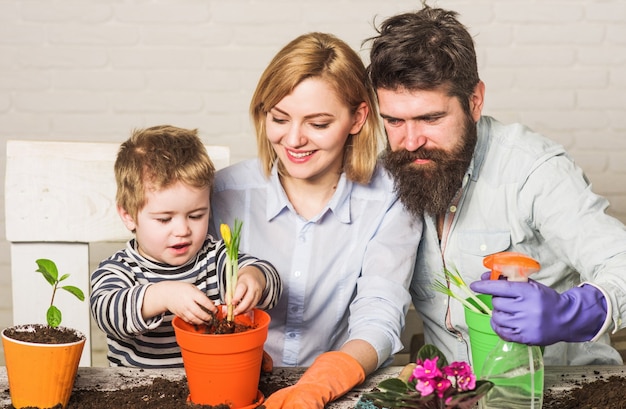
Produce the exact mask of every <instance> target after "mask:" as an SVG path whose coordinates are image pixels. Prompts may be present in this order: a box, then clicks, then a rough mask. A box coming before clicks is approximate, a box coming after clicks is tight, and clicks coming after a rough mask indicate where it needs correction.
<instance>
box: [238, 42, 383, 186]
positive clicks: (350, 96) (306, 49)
mask: <svg viewBox="0 0 626 409" xmlns="http://www.w3.org/2000/svg"><path fill="white" fill-rule="evenodd" d="M307 78H320V79H322V80H324V81H326V82H327V83H328V84H329V85H330V86H331V88H333V89H334V91H335V93H336V94H337V97H338V98H339V99H340V100H341V101H342V102H343V103H344V104H345V105H346V106H348V107H349V109H350V112H351V113H353V114H354V113H355V112H356V110H357V108H358V107H359V105H361V103H362V102H365V103H366V104H367V106H368V109H369V114H368V116H367V119H366V121H365V123H364V125H363V127H362V128H361V131H360V132H359V133H357V134H354V135H350V136H349V137H348V139H347V141H346V145H345V149H344V158H343V170H344V172H345V173H346V176H347V177H348V179H350V180H352V181H354V182H357V183H368V182H369V181H370V179H371V177H372V174H373V172H374V168H375V166H376V158H377V155H378V149H379V139H378V138H379V135H380V132H379V131H380V125H379V122H378V121H379V119H378V112H377V108H376V105H375V103H374V101H375V94H374V90H373V88H372V86H371V85H370V80H369V78H368V76H367V71H366V69H365V66H364V65H363V62H362V61H361V58H360V57H359V55H358V54H357V53H356V52H355V51H354V50H353V49H352V48H350V46H349V45H348V44H346V43H345V42H343V41H342V40H340V39H338V38H337V37H335V36H333V35H332V34H326V33H308V34H304V35H301V36H299V37H298V38H296V39H294V40H293V41H291V42H290V43H289V44H287V45H286V46H285V47H284V48H283V49H282V50H280V51H279V52H278V54H276V56H275V57H274V58H273V59H272V61H271V62H270V64H269V65H268V66H267V68H266V69H265V71H264V72H263V74H262V75H261V78H260V79H259V83H258V84H257V88H256V90H255V92H254V95H253V96H252V101H251V103H250V116H251V118H252V121H253V124H254V128H255V131H256V137H257V146H258V151H259V158H260V160H261V162H262V164H263V169H264V171H265V173H266V175H269V174H270V172H271V169H272V167H273V166H274V163H275V162H276V160H277V155H276V152H275V151H274V149H273V148H272V144H271V143H270V141H269V140H268V138H267V133H266V128H265V125H266V124H265V122H266V118H267V113H268V112H269V111H270V110H271V109H272V108H273V107H274V106H275V105H276V104H278V103H279V102H280V101H281V100H282V99H283V98H284V97H286V96H287V95H289V94H291V93H292V92H293V90H294V88H295V87H296V86H297V85H299V84H300V83H301V82H302V81H304V80H305V79H307ZM279 171H280V172H285V170H284V168H283V166H282V164H280V163H279Z"/></svg>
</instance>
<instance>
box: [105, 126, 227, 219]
mask: <svg viewBox="0 0 626 409" xmlns="http://www.w3.org/2000/svg"><path fill="white" fill-rule="evenodd" d="M114 170H115V181H116V183H117V194H116V202H117V205H118V206H119V207H121V208H123V209H124V210H125V211H126V212H128V213H129V214H130V215H131V216H132V217H133V218H134V219H136V218H137V214H138V213H139V211H140V210H141V209H142V208H143V207H144V206H145V204H146V191H147V189H151V190H157V191H158V190H161V189H164V188H167V187H168V186H170V185H172V184H173V183H175V182H179V181H180V182H183V183H184V184H186V185H189V186H191V187H194V188H205V187H208V188H209V191H210V190H211V189H212V188H213V180H214V177H215V167H214V166H213V162H212V161H211V159H210V158H209V155H208V153H207V151H206V148H205V146H204V144H203V143H202V141H201V140H200V138H199V137H198V130H197V129H193V130H190V129H183V128H177V127H175V126H171V125H160V126H154V127H151V128H146V129H138V130H134V131H133V134H132V136H131V137H130V138H129V139H128V140H126V142H124V143H122V145H121V146H120V149H119V151H118V154H117V159H116V160H115V166H114Z"/></svg>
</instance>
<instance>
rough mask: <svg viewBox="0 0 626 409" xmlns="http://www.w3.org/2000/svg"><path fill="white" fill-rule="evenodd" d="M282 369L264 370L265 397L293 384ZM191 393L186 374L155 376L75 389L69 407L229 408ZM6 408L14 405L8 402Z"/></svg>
mask: <svg viewBox="0 0 626 409" xmlns="http://www.w3.org/2000/svg"><path fill="white" fill-rule="evenodd" d="M281 372H282V370H280V369H279V370H276V371H274V373H272V374H261V379H260V381H259V390H260V391H261V392H262V393H263V396H265V398H266V399H267V397H268V396H270V395H271V394H272V393H274V392H276V391H277V390H279V389H282V388H285V387H287V386H290V385H291V383H289V382H286V381H284V380H283V379H284V376H283V375H281ZM188 396H189V389H188V387H187V379H186V378H182V379H180V380H178V381H171V380H167V379H163V378H156V379H154V380H153V381H152V383H150V384H147V385H142V386H132V387H129V388H128V389H121V390H118V391H97V390H91V389H79V390H74V391H73V392H72V395H71V396H70V401H69V403H68V406H67V407H66V409H136V408H150V409H175V408H181V409H229V406H228V405H215V406H212V405H194V404H191V403H188V402H187V397H188ZM259 408H263V406H262V405H261V406H260V407H259ZM3 409H15V408H14V407H13V406H12V405H8V406H5V407H4V408H3ZM30 409H37V408H30ZM53 409H61V407H60V405H59V406H58V407H57V408H53Z"/></svg>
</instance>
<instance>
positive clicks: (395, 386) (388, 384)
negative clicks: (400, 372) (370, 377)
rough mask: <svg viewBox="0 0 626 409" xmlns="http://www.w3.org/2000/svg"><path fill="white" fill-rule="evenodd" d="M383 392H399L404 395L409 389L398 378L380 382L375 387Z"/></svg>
mask: <svg viewBox="0 0 626 409" xmlns="http://www.w3.org/2000/svg"><path fill="white" fill-rule="evenodd" d="M376 387H377V388H378V389H380V390H381V391H383V392H399V393H404V392H407V391H408V390H410V389H409V385H408V384H407V383H406V382H404V381H402V380H401V379H398V378H389V379H385V380H383V381H381V382H380V383H379V384H378V385H377V386H376Z"/></svg>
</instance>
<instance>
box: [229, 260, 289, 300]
mask: <svg viewBox="0 0 626 409" xmlns="http://www.w3.org/2000/svg"><path fill="white" fill-rule="evenodd" d="M245 266H253V267H256V268H257V269H258V270H259V271H260V272H261V273H262V274H263V276H264V277H265V288H264V289H263V294H262V295H261V300H260V301H259V303H258V305H257V308H260V309H263V310H266V309H269V308H272V307H274V306H275V305H276V304H277V303H278V300H279V299H280V296H281V294H282V292H283V282H282V280H281V279H280V275H279V274H278V271H276V268H274V266H273V265H272V264H271V263H270V262H269V261H265V260H261V259H258V258H256V257H252V256H249V255H246V254H239V268H242V267H245Z"/></svg>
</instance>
